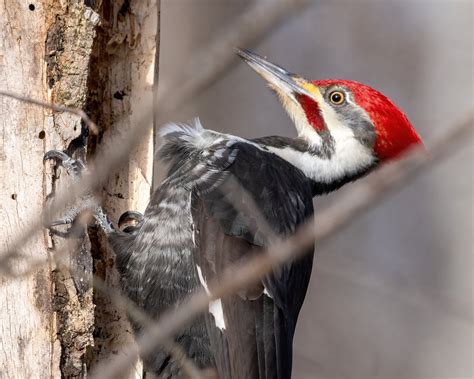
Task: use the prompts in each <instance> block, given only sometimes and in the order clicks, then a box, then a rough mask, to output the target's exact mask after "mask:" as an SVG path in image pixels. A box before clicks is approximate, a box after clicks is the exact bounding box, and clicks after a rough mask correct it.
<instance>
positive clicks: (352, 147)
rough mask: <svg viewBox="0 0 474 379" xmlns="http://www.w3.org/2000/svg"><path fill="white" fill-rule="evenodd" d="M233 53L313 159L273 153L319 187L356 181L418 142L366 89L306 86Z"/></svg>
mask: <svg viewBox="0 0 474 379" xmlns="http://www.w3.org/2000/svg"><path fill="white" fill-rule="evenodd" d="M237 54H238V55H239V56H240V57H241V58H242V59H243V60H244V61H245V62H247V63H248V64H249V65H250V66H251V67H252V68H253V69H254V70H255V71H256V72H257V73H258V74H259V75H261V76H262V77H263V78H264V79H265V80H266V81H267V83H268V85H269V87H270V88H271V89H272V90H273V91H275V93H276V94H277V95H278V97H279V98H280V100H281V102H282V104H283V107H284V108H285V110H286V112H287V113H288V115H289V116H290V118H291V119H292V120H293V122H294V124H295V126H296V129H297V132H298V136H299V138H300V139H302V140H304V141H305V142H306V143H307V146H308V152H309V154H310V155H312V156H313V159H311V162H310V159H309V158H308V157H307V156H306V159H304V158H305V156H304V154H303V155H301V154H299V155H295V154H296V153H294V152H292V151H290V149H289V148H286V149H281V148H280V149H279V150H278V151H277V149H274V151H275V153H277V154H279V155H281V156H282V157H284V158H285V159H287V160H289V161H290V162H292V163H294V164H295V165H296V166H297V167H301V168H302V169H303V171H305V172H306V173H307V174H308V175H309V176H310V177H312V178H313V179H315V180H317V181H319V182H325V183H330V182H333V181H337V180H342V181H343V180H344V178H350V177H357V176H360V175H361V174H363V173H364V172H367V171H368V170H369V169H370V168H372V167H374V166H375V165H376V164H377V163H379V162H383V161H387V160H390V159H393V158H396V157H398V156H399V155H400V154H401V153H403V152H404V151H405V150H407V149H408V148H409V147H411V146H412V145H416V144H421V143H422V142H421V140H420V137H419V136H418V134H417V133H416V131H415V130H414V129H413V127H412V125H411V124H410V121H409V120H408V119H407V117H406V116H405V115H404V114H403V112H402V111H401V110H400V109H399V108H398V107H397V106H396V105H395V104H394V103H393V102H392V101H391V100H390V99H388V98H387V97H386V96H384V95H383V94H382V93H380V92H378V91H376V90H375V89H373V88H371V87H369V86H367V85H364V84H361V83H357V82H354V81H349V80H315V81H308V80H306V79H304V78H302V77H301V76H299V75H296V74H292V73H290V72H288V71H287V70H285V69H283V68H282V67H280V66H277V65H275V64H273V63H270V62H268V61H267V60H265V59H264V58H262V57H260V56H258V55H256V54H254V53H251V52H250V51H247V50H240V49H238V50H237ZM300 150H301V149H300Z"/></svg>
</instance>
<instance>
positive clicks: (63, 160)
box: [43, 150, 86, 179]
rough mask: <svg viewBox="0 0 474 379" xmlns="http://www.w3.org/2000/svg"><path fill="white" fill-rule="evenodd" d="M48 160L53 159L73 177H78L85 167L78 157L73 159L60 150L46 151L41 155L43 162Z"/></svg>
mask: <svg viewBox="0 0 474 379" xmlns="http://www.w3.org/2000/svg"><path fill="white" fill-rule="evenodd" d="M48 160H53V161H54V162H55V163H56V164H57V165H59V166H61V167H64V169H65V170H66V172H67V173H68V175H69V176H71V177H72V178H74V179H78V178H80V177H81V174H82V172H83V171H84V169H85V168H86V166H85V165H84V163H83V162H82V161H81V160H80V159H73V158H71V157H70V156H69V155H67V154H66V153H65V152H64V151H61V150H50V151H48V152H47V153H46V154H45V155H44V157H43V162H46V161H48Z"/></svg>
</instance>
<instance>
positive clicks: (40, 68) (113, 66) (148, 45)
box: [0, 0, 158, 378]
mask: <svg viewBox="0 0 474 379" xmlns="http://www.w3.org/2000/svg"><path fill="white" fill-rule="evenodd" d="M136 3H138V4H135V3H133V4H130V2H129V1H127V0H121V1H118V0H104V1H93V0H89V1H87V0H86V1H84V2H83V1H80V0H64V1H57V0H43V1H32V2H31V3H28V2H10V1H8V2H6V1H4V2H3V3H2V4H1V5H0V27H1V28H0V67H1V70H0V87H1V89H3V90H8V91H12V92H16V93H20V94H23V95H26V96H29V97H33V98H35V99H38V100H42V101H47V102H48V101H52V102H56V103H60V104H63V105H68V106H73V107H78V108H85V109H86V112H87V113H89V114H90V115H91V116H92V119H93V120H94V121H96V122H97V124H98V125H99V128H100V129H101V131H102V132H101V136H100V138H102V137H106V136H107V134H109V133H119V132H120V131H122V130H125V129H127V128H130V127H131V126H132V125H133V122H134V118H135V117H137V116H138V115H139V114H140V113H141V112H143V111H144V107H146V106H148V105H150V103H151V101H152V99H153V89H154V82H155V79H154V76H155V71H154V69H153V67H154V59H155V40H156V39H155V38H156V37H157V31H158V28H157V25H158V17H157V14H158V13H157V10H156V2H153V1H140V2H136ZM0 123H1V125H2V129H1V134H0V175H1V176H0V177H1V182H0V187H1V191H0V232H1V233H2V235H3V236H4V237H3V238H2V242H1V245H0V247H1V249H2V250H5V249H7V248H9V247H10V246H11V243H12V241H14V240H15V238H16V237H17V236H18V235H19V233H20V231H21V230H22V229H23V228H25V227H26V226H27V225H28V224H29V223H30V222H31V221H32V219H33V218H34V217H37V216H38V215H39V214H40V212H41V208H42V207H43V206H44V204H45V201H46V198H47V195H48V194H51V193H53V194H54V192H55V191H56V190H57V188H58V187H61V186H64V182H65V180H63V179H64V178H65V176H66V175H65V173H63V172H61V170H58V169H51V168H50V167H51V165H49V164H48V165H46V166H43V155H44V153H45V152H46V151H48V150H50V149H60V150H65V151H66V152H67V153H69V154H71V155H73V156H74V157H76V158H77V157H85V156H86V152H87V149H89V151H88V152H87V155H90V154H91V153H93V151H95V149H96V148H100V144H99V143H98V140H97V139H96V140H92V141H89V143H86V138H85V137H86V135H87V133H86V132H87V131H86V129H85V128H84V127H83V125H82V124H81V120H80V119H79V118H78V117H77V116H73V115H70V114H67V113H55V112H51V111H49V110H46V109H42V108H40V107H37V106H34V105H31V104H27V103H22V102H18V101H16V100H13V99H9V98H5V97H0ZM151 141H152V139H151V133H150V135H149V136H147V137H146V138H145V139H144V141H143V145H142V146H141V147H139V148H137V149H136V150H135V152H134V153H133V155H132V157H131V158H130V161H129V164H128V165H127V166H126V167H124V168H123V169H122V170H121V171H120V172H117V173H116V174H115V175H114V176H113V177H112V178H111V180H110V182H109V184H108V185H107V187H106V189H105V191H104V200H105V203H106V211H108V212H110V214H111V216H112V219H113V220H116V216H117V215H119V214H120V213H121V212H122V211H123V210H127V209H137V210H143V209H144V206H145V204H146V203H147V201H148V197H149V190H150V184H149V183H151V166H152V145H151ZM57 242H58V239H57V238H56V237H53V238H51V237H50V236H49V233H48V231H46V230H42V231H39V232H37V233H35V234H34V235H33V236H32V237H31V238H30V239H29V241H28V243H26V244H25V245H24V246H22V248H21V249H20V251H19V253H21V254H22V257H21V258H22V259H20V258H18V259H16V260H14V261H12V262H11V264H10V265H9V266H8V267H0V268H2V269H4V270H8V269H9V270H10V276H8V275H6V276H3V277H2V278H1V279H0V307H1V311H0V345H1V348H0V377H2V378H10V377H11V378H19V377H20V378H26V377H84V376H85V375H86V374H87V370H88V368H89V366H91V365H93V364H94V362H95V361H96V360H97V358H98V357H105V356H107V355H108V354H110V353H111V352H112V351H113V349H114V348H116V345H117V343H122V342H123V341H130V340H131V335H130V328H129V327H128V326H127V322H126V321H125V320H126V319H125V317H124V315H123V314H121V313H120V312H118V311H117V310H116V309H115V308H114V307H113V305H112V304H111V303H110V301H109V300H108V299H107V298H106V297H104V296H99V294H97V293H93V290H92V287H91V285H90V283H91V278H92V274H93V272H96V273H97V274H99V275H100V276H101V277H102V278H103V279H105V280H106V281H107V282H108V283H112V284H116V283H117V278H116V275H115V271H114V270H113V267H112V266H113V257H112V256H111V255H110V254H109V253H108V252H106V251H105V250H104V249H103V247H102V246H103V245H97V244H96V242H97V238H96V236H95V235H91V241H90V240H89V237H88V236H87V235H86V236H85V237H83V238H80V239H78V240H77V242H78V245H77V246H78V248H77V249H72V250H70V251H68V260H69V264H70V266H71V267H73V268H74V270H73V271H70V270H67V269H61V270H59V269H58V268H56V267H55V266H54V264H53V263H52V262H53V261H50V262H51V263H50V264H49V265H45V266H42V267H41V268H40V269H38V270H36V271H35V272H34V273H33V274H31V275H28V276H24V277H21V278H14V276H15V274H19V273H21V272H25V270H27V269H28V260H30V261H32V260H38V259H43V260H46V259H47V258H48V257H49V255H50V253H49V249H54V248H55V246H57ZM91 243H92V244H91ZM7 272H8V271H7ZM78 272H79V274H78ZM94 303H95V304H94ZM112 320H113V322H112Z"/></svg>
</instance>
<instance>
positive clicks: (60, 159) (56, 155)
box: [43, 150, 114, 236]
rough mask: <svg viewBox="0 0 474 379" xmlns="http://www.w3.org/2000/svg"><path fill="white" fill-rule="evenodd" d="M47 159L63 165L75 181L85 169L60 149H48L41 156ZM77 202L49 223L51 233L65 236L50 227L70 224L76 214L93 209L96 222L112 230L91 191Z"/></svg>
mask: <svg viewBox="0 0 474 379" xmlns="http://www.w3.org/2000/svg"><path fill="white" fill-rule="evenodd" d="M47 160H54V161H55V163H56V164H57V165H59V166H61V167H63V168H64V169H65V170H66V172H67V173H68V175H69V176H70V177H71V178H72V179H73V181H75V182H77V181H78V180H79V179H80V178H81V175H82V173H83V172H84V171H85V170H86V166H85V164H84V163H83V162H82V161H81V160H80V159H73V158H71V157H70V156H69V155H67V154H66V153H64V152H63V151H60V150H50V151H48V152H47V153H46V154H45V155H44V158H43V161H47ZM77 203H78V205H77V206H74V207H71V208H69V209H67V211H66V213H65V214H64V215H63V217H61V218H60V219H58V220H54V221H53V222H52V223H50V224H49V228H50V229H51V231H52V233H53V234H55V235H60V236H67V235H68V232H66V233H63V232H59V231H57V230H55V229H52V228H51V227H55V226H59V225H72V224H73V223H74V220H76V218H77V216H78V215H79V214H80V213H82V212H83V211H87V210H89V211H93V214H94V219H95V221H96V224H97V225H98V226H99V227H100V228H101V229H102V230H103V231H104V232H105V233H111V232H112V231H113V230H114V227H113V225H112V223H111V222H110V220H109V219H108V217H107V215H106V214H105V212H104V210H103V209H102V207H101V206H100V205H97V201H96V199H95V197H94V196H93V195H92V194H91V193H86V194H85V195H84V196H83V197H82V198H81V201H79V202H77Z"/></svg>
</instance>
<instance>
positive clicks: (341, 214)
mask: <svg viewBox="0 0 474 379" xmlns="http://www.w3.org/2000/svg"><path fill="white" fill-rule="evenodd" d="M473 125H474V115H472V114H470V115H469V116H468V117H467V118H466V119H465V120H464V121H463V122H460V123H459V124H456V125H454V126H453V127H451V128H448V129H447V132H446V133H445V135H443V136H440V137H438V138H436V139H434V140H433V141H432V143H431V144H429V145H428V146H429V147H430V148H429V154H427V153H426V152H425V151H424V150H422V149H419V148H418V149H414V150H412V151H410V152H408V153H407V154H406V155H405V157H403V158H401V159H400V160H398V161H396V162H393V163H391V164H388V165H386V166H383V167H381V168H380V169H378V170H377V171H376V172H374V173H373V174H371V175H370V176H368V177H367V178H365V179H362V180H360V181H359V182H357V183H355V184H352V185H351V186H350V188H349V189H348V190H347V189H346V190H344V191H342V195H341V196H340V197H339V201H338V202H337V203H335V204H333V205H332V206H330V207H328V208H327V209H326V210H325V211H322V212H320V213H318V214H317V215H315V217H314V219H313V220H310V221H308V222H307V223H305V224H304V225H303V226H301V227H300V228H299V229H298V231H297V232H296V233H295V234H294V235H293V236H292V237H290V238H288V239H286V240H285V241H283V242H281V243H277V244H275V245H273V246H271V247H269V248H268V249H267V250H266V253H264V254H261V255H258V256H256V257H254V258H252V259H249V260H248V261H246V262H243V263H238V264H235V265H232V266H231V267H229V268H228V269H227V270H226V271H225V272H224V274H223V275H222V276H221V277H220V278H219V282H218V283H217V282H216V281H213V282H212V283H210V285H209V289H210V293H209V294H207V293H206V292H205V291H203V290H201V291H198V292H196V293H195V294H192V295H190V296H189V297H188V298H187V299H186V300H184V301H183V302H182V304H181V305H180V306H179V307H178V308H175V309H174V310H170V311H168V312H166V313H165V314H163V316H162V317H161V318H160V319H159V320H158V322H157V323H155V324H154V325H153V327H151V328H150V329H147V330H145V331H144V332H143V334H141V335H140V336H139V337H138V338H136V342H137V345H138V348H139V353H140V354H147V353H149V352H151V351H152V350H153V349H154V348H156V346H157V345H159V344H160V343H161V341H162V340H163V339H166V338H170V336H172V335H173V333H175V332H176V331H177V330H179V328H181V327H182V326H183V325H185V324H186V323H188V322H190V321H191V320H192V319H193V318H194V317H196V316H197V315H199V314H200V313H202V312H205V311H206V310H207V309H208V306H209V303H210V302H211V301H214V300H217V299H219V298H222V297H225V296H228V295H230V294H232V293H235V292H236V291H238V290H241V289H243V288H245V287H247V286H250V285H251V284H253V283H255V282H257V281H258V280H259V279H260V278H262V277H263V276H265V275H266V274H268V273H269V272H271V270H272V269H273V268H274V267H275V266H278V265H281V264H283V263H285V262H289V261H291V260H293V259H296V258H298V257H300V256H302V255H303V254H304V253H305V252H307V249H308V247H310V246H312V245H313V243H315V242H316V243H323V242H325V241H326V240H327V239H328V238H329V237H331V236H332V235H334V234H336V232H338V231H340V230H341V229H342V228H343V227H344V226H346V225H348V224H349V222H350V221H351V220H353V219H354V218H355V216H357V215H360V214H362V213H363V212H365V211H367V210H369V209H371V208H373V207H374V206H375V205H377V204H378V203H379V202H380V201H381V200H383V199H384V198H385V197H387V195H389V194H390V193H393V192H394V191H395V190H397V189H399V188H401V187H402V186H403V185H404V184H406V183H408V181H409V180H411V179H413V178H414V177H416V175H417V174H419V173H420V172H422V171H423V170H426V169H427V168H429V167H430V166H432V165H433V163H435V162H436V161H438V160H440V159H442V158H444V157H446V156H447V153H448V152H449V151H450V150H451V149H452V148H453V147H455V146H457V145H458V144H460V143H464V144H465V143H466V142H467V141H469V136H470V135H471V134H472V131H473ZM316 226H317V228H316ZM123 351H124V352H125V353H126V354H127V355H126V358H125V359H120V360H118V359H114V360H112V361H110V362H108V363H102V364H100V363H99V365H98V366H97V367H96V369H95V370H94V371H93V372H92V375H91V377H93V378H114V377H116V376H117V375H118V374H119V373H120V372H123V370H124V369H126V368H127V367H129V365H130V364H132V363H133V361H134V359H136V357H137V354H138V352H137V351H135V350H133V351H132V350H131V349H130V348H128V347H125V348H124V349H123Z"/></svg>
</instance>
